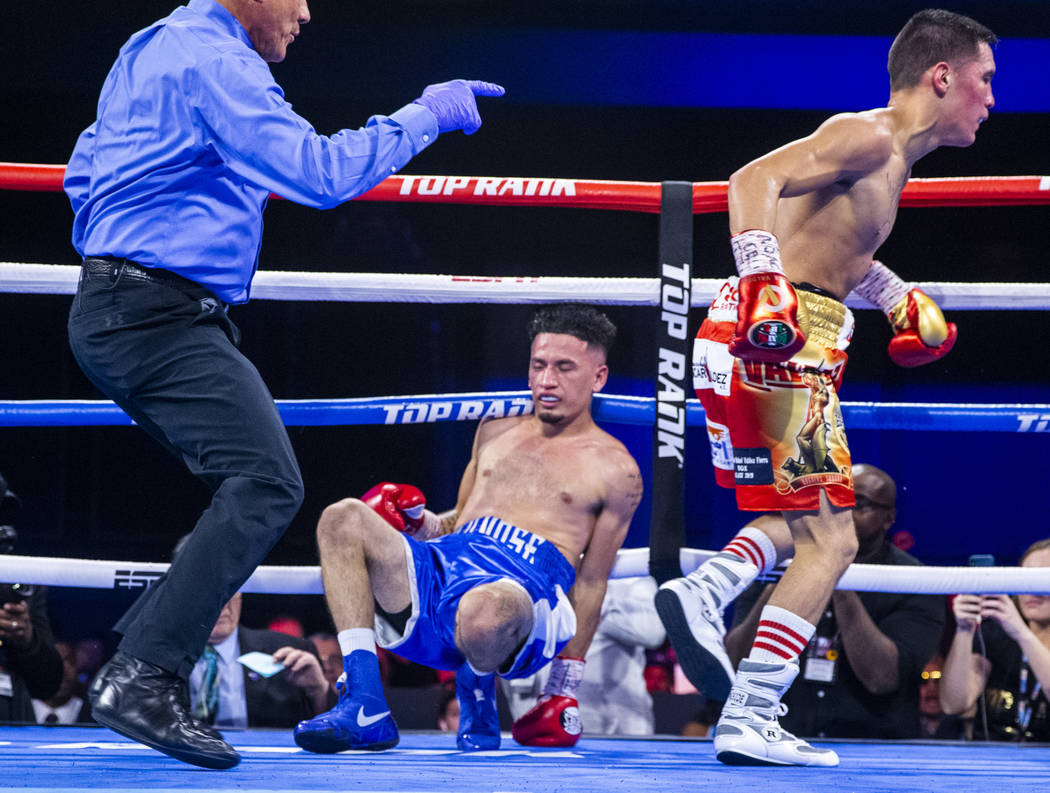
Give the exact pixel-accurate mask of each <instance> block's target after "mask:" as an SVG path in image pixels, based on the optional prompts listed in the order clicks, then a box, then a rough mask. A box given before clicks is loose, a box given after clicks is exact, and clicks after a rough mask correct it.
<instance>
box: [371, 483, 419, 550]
mask: <svg viewBox="0 0 1050 793" xmlns="http://www.w3.org/2000/svg"><path fill="white" fill-rule="evenodd" d="M361 500H362V501H363V502H365V504H367V505H368V506H370V507H371V508H372V509H373V510H374V511H375V513H376V514H377V515H379V517H381V518H382V519H383V520H385V521H386V522H387V523H389V524H390V525H391V526H393V527H394V528H395V529H397V530H398V531H400V532H403V533H405V534H407V535H409V536H410V537H414V536H417V535H418V534H419V532H420V529H424V530H425V529H426V528H427V524H428V522H429V521H428V520H427V515H428V513H427V510H426V506H427V499H426V496H424V495H423V491H421V490H420V489H419V488H418V487H415V486H414V485H396V484H394V483H393V482H380V483H379V484H378V485H376V486H375V487H373V488H371V489H370V490H369V491H368V492H367V493H365V494H364V495H363V496H361ZM429 515H430V516H431V517H432V519H433V520H434V521H437V516H436V515H434V513H432V512H431V513H429Z"/></svg>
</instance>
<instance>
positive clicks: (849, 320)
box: [693, 276, 854, 512]
mask: <svg viewBox="0 0 1050 793" xmlns="http://www.w3.org/2000/svg"><path fill="white" fill-rule="evenodd" d="M737 280H738V279H737V278H736V277H735V276H734V277H732V278H730V279H729V280H727V281H726V282H725V283H724V284H723V285H722V288H721V289H720V290H719V293H718V295H716V296H715V299H714V300H713V301H712V303H711V307H710V309H709V310H708V314H707V318H706V319H705V320H704V322H703V325H701V326H700V331H699V333H697V336H696V340H695V341H694V343H693V387H694V388H695V389H696V395H697V397H699V399H700V402H701V404H702V405H703V406H704V410H705V411H706V413H707V434H708V439H709V440H710V442H711V460H712V463H713V464H714V468H715V480H716V481H717V482H718V484H719V485H721V486H722V487H729V488H735V489H736V500H737V505H738V506H739V507H740V508H741V509H744V510H752V511H759V512H765V511H779V510H815V509H818V508H819V506H820V491H821V490H822V489H823V490H824V491H825V492H827V494H828V498H829V499H830V501H831V503H832V504H834V505H835V506H838V507H851V506H853V504H854V500H853V474H852V463H851V461H850V456H849V446H848V445H847V443H846V432H845V429H844V427H843V425H842V411H841V408H840V406H839V400H838V395H837V393H836V389H837V387H838V386H839V384H840V382H841V379H842V373H843V370H844V368H845V365H846V360H847V357H848V356H847V355H846V352H845V351H846V348H847V347H848V346H849V342H850V338H851V337H852V335H853V314H852V313H851V312H850V310H849V309H848V308H846V306H845V305H843V304H842V303H840V302H839V301H838V300H835V299H834V298H832V297H828V296H825V295H822V294H817V293H815V292H811V291H807V290H806V289H804V288H799V289H798V297H799V312H798V318H799V324H800V326H801V328H802V332H803V333H804V334H805V336H806V344H805V346H804V347H803V348H802V349H801V350H799V351H798V353H796V354H795V356H794V357H792V358H791V359H790V360H788V361H785V362H783V363H763V362H760V361H745V360H742V359H739V358H734V357H733V356H732V355H730V354H729V348H728V343H729V339H730V338H731V337H732V335H733V327H734V325H735V323H736V318H737V289H736V285H737Z"/></svg>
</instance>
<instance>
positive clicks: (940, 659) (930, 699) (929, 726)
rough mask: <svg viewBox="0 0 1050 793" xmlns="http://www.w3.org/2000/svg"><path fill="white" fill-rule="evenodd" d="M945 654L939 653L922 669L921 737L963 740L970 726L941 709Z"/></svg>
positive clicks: (920, 694) (920, 688)
mask: <svg viewBox="0 0 1050 793" xmlns="http://www.w3.org/2000/svg"><path fill="white" fill-rule="evenodd" d="M943 668H944V655H943V654H942V653H937V655H935V656H934V657H933V658H931V659H930V660H929V662H927V664H926V668H925V669H923V670H922V682H921V683H920V684H919V735H920V737H921V738H945V739H949V740H961V739H962V738H964V737H966V736H965V730H966V728H967V727H968V724H967V722H966V721H965V720H964V719H962V718H960V717H959V716H948V715H947V714H945V712H944V711H943V710H941V695H940V690H941V670H942V669H943Z"/></svg>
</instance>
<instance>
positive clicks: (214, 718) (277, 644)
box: [190, 592, 336, 727]
mask: <svg viewBox="0 0 1050 793" xmlns="http://www.w3.org/2000/svg"><path fill="white" fill-rule="evenodd" d="M240 618H241V595H240V593H239V592H238V593H237V594H235V595H234V596H233V597H232V598H230V600H229V602H228V603H227V604H226V605H225V606H224V607H223V609H222V612H221V613H220V614H219V619H218V620H216V622H215V627H214V628H213V629H212V632H211V635H210V636H209V637H208V644H207V647H206V648H205V651H204V654H203V655H202V656H201V658H200V660H199V661H198V662H197V664H196V665H195V666H194V668H193V671H192V673H191V674H190V704H191V706H192V708H193V712H194V715H195V716H196V717H197V718H200V719H203V720H205V721H207V722H208V723H211V724H215V725H218V726H220V727H294V726H295V725H296V724H298V723H299V721H301V720H302V719H308V718H311V717H313V716H315V715H317V714H318V713H321V712H323V711H325V710H328V709H329V708H331V707H332V706H333V705H334V704H335V701H336V695H335V690H334V689H333V688H332V685H331V684H330V683H329V682H328V680H327V679H326V678H325V676H324V672H323V671H322V669H321V661H320V659H319V658H318V656H317V652H316V650H315V649H314V647H313V645H312V644H311V643H310V642H309V641H307V640H306V639H302V638H299V637H296V636H289V635H288V634H284V633H278V632H277V631H269V630H255V629H253V628H246V627H244V626H242V625H240V624H239V623H240ZM251 653H255V654H256V655H255V656H254V658H253V657H252V656H251V655H249V654H251ZM245 656H248V657H245ZM238 659H243V660H241V661H239V660H238ZM273 662H277V664H279V665H280V666H281V667H282V668H279V669H277V670H276V671H274V664H273ZM268 667H269V668H268Z"/></svg>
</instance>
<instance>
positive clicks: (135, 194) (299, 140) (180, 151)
mask: <svg viewBox="0 0 1050 793" xmlns="http://www.w3.org/2000/svg"><path fill="white" fill-rule="evenodd" d="M437 135H438V127H437V120H436V119H435V118H434V115H433V114H432V113H431V112H430V111H429V110H427V109H426V108H425V107H423V106H422V105H417V104H410V105H406V106H405V107H403V108H401V109H400V110H398V111H396V112H395V113H393V114H392V115H390V116H373V117H372V118H370V119H369V120H368V122H367V123H366V125H365V126H364V127H363V128H362V129H357V130H345V129H344V130H342V131H341V132H338V133H336V134H335V135H332V136H325V135H318V134H317V133H316V132H315V131H314V129H313V127H312V126H311V125H310V124H309V123H308V122H307V121H306V120H305V119H303V118H302V117H300V116H299V115H297V114H296V113H295V112H293V111H292V106H291V105H290V104H289V103H288V102H286V101H285V99H284V92H283V91H282V90H281V88H280V86H278V85H277V83H275V82H274V80H273V77H272V75H271V74H270V69H269V66H268V65H267V63H266V62H265V61H264V60H263V59H262V58H261V57H260V56H259V54H258V53H257V52H256V51H255V50H254V49H253V48H252V43H251V39H249V37H248V34H247V32H246V31H245V30H244V28H243V27H242V26H241V24H240V22H238V21H237V19H236V18H235V17H234V16H233V15H232V14H230V12H229V11H227V10H226V9H225V8H224V7H223V6H221V5H219V4H218V3H216V2H215V0H190V2H189V4H188V5H186V6H180V7H179V8H177V9H176V10H175V11H174V12H172V14H171V15H170V16H168V17H166V18H164V19H161V20H159V21H158V22H155V23H154V24H153V25H151V26H150V27H148V28H146V29H144V30H141V31H139V32H138V33H136V34H134V35H133V36H132V37H131V38H130V39H129V40H128V41H127V43H126V44H125V45H124V46H123V47H122V48H121V51H120V55H119V56H118V58H117V61H116V63H115V64H114V65H113V68H112V69H111V70H110V73H109V76H108V77H107V78H106V82H105V84H104V85H103V87H102V93H101V95H100V97H99V103H98V118H97V119H96V121H95V123H93V124H92V125H91V126H90V127H88V128H87V129H86V130H84V132H83V133H81V135H80V138H79V139H78V140H77V144H76V147H75V149H74V150H73V154H72V156H71V158H70V161H69V165H68V166H67V168H66V177H65V190H66V194H67V195H68V196H69V200H70V203H71V204H72V206H73V211H74V213H75V219H74V221H73V247H74V248H76V250H77V251H78V252H79V253H80V254H81V255H82V256H115V257H120V258H126V259H131V260H133V261H135V262H138V263H140V264H142V265H145V266H157V267H163V268H165V269H167V270H171V271H173V272H176V273H178V274H180V275H182V276H184V277H185V278H188V279H190V280H191V281H195V282H197V283H199V284H202V285H203V286H206V287H207V288H209V289H211V290H212V291H213V292H214V293H215V294H216V295H218V296H219V297H220V298H221V299H222V300H224V301H226V302H228V303H243V302H245V301H247V300H248V297H249V293H250V286H251V279H252V276H253V275H254V273H255V268H256V264H257V260H258V255H259V246H260V243H261V239H262V213H263V209H264V208H265V206H266V201H267V198H268V197H269V195H270V193H271V192H272V193H276V194H278V195H281V196H283V197H284V198H287V199H290V200H292V201H296V202H298V203H300V204H306V205H307V206H312V207H318V208H327V207H332V206H335V205H336V204H339V203H341V202H343V201H346V200H348V199H351V198H354V197H355V196H358V195H361V194H362V193H364V192H366V191H368V190H370V189H371V188H372V187H374V186H375V185H377V184H378V183H379V182H381V181H383V179H385V178H386V177H387V176H389V175H390V174H392V173H395V172H396V171H397V170H398V169H400V168H402V167H403V166H404V165H405V164H406V163H407V162H408V161H409V160H410V159H411V158H412V157H413V156H414V155H416V154H418V153H419V152H420V151H422V150H423V149H424V148H426V146H427V145H429V144H430V143H431V142H432V141H433V140H434V139H435V138H436V137H437Z"/></svg>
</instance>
